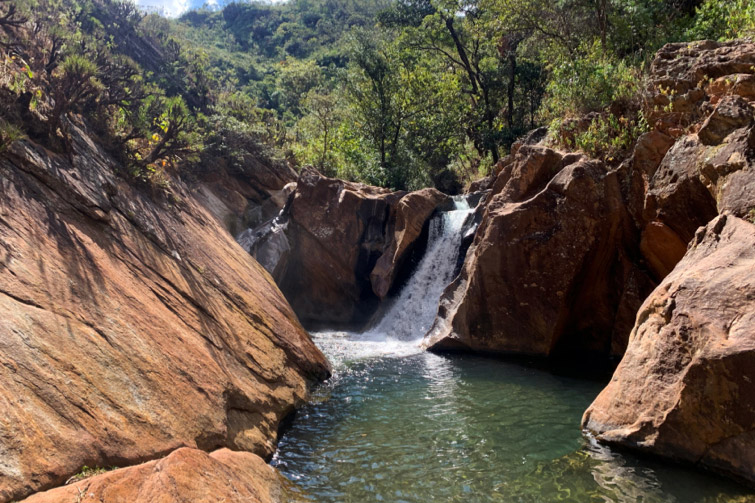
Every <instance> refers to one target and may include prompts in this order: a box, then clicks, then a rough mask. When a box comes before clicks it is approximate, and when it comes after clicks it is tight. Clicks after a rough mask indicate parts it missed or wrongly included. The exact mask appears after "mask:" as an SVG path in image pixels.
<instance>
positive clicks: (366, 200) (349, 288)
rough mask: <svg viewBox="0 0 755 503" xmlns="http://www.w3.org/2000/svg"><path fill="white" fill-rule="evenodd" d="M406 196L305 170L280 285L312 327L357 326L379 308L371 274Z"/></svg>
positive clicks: (292, 211) (293, 205)
mask: <svg viewBox="0 0 755 503" xmlns="http://www.w3.org/2000/svg"><path fill="white" fill-rule="evenodd" d="M404 195H405V193H404V192H391V191H389V190H387V189H379V188H377V187H370V186H368V185H363V184H357V183H350V182H344V181H342V180H337V179H333V178H327V177H324V176H322V175H320V174H319V173H318V172H317V171H315V170H314V169H313V168H304V170H303V171H302V173H301V175H300V177H299V181H298V184H297V189H296V192H295V193H294V196H293V200H292V202H291V205H290V208H289V210H288V216H289V223H288V230H287V232H286V235H287V237H288V240H289V243H290V247H291V253H290V255H289V258H288V266H287V268H286V271H285V274H284V275H283V277H282V278H281V280H280V282H279V285H280V287H281V290H282V291H283V293H284V294H285V295H286V298H287V299H288V300H289V301H290V302H291V305H292V306H293V308H294V311H296V313H297V315H298V316H299V318H300V319H301V320H302V321H303V322H304V323H308V324H319V323H326V324H359V323H361V322H364V321H366V319H367V318H368V317H369V315H370V314H372V312H373V311H374V309H375V308H376V307H377V302H378V298H377V297H376V296H375V294H374V293H373V291H372V284H371V282H370V273H371V272H372V269H373V268H374V267H375V264H376V262H377V260H378V258H379V257H380V256H381V255H382V254H383V250H384V249H385V247H386V245H387V242H388V239H389V237H390V235H391V233H389V230H388V222H390V221H391V220H392V219H393V218H394V213H395V210H396V207H397V205H398V202H399V200H401V198H402V197H403V196H404Z"/></svg>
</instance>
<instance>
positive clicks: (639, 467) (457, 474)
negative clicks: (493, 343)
mask: <svg viewBox="0 0 755 503" xmlns="http://www.w3.org/2000/svg"><path fill="white" fill-rule="evenodd" d="M315 340H316V341H317V342H318V343H319V344H320V345H321V347H323V349H324V350H325V352H326V353H327V354H328V355H329V356H330V357H331V359H332V360H333V361H334V364H335V366H336V369H337V371H336V374H335V376H334V377H333V378H332V379H331V380H330V381H329V382H328V383H326V384H325V385H324V386H323V387H321V388H320V389H319V391H318V394H317V397H316V400H315V401H314V402H313V403H311V404H309V405H308V406H306V407H304V408H303V409H302V410H301V411H300V413H299V414H298V416H297V418H296V420H295V422H294V424H293V427H292V429H291V430H290V431H288V433H286V435H285V436H284V437H283V439H282V440H281V443H280V447H279V450H278V453H277V454H276V456H275V458H274V460H273V464H274V465H275V466H276V467H277V468H278V469H280V470H281V471H282V472H283V473H284V474H285V475H286V476H288V477H289V478H290V479H291V480H293V481H294V482H295V483H296V484H297V485H298V486H299V487H300V488H301V489H302V492H303V493H304V494H305V495H306V497H308V498H311V499H312V501H318V502H323V503H324V502H372V501H385V502H429V501H441V502H487V501H501V502H551V501H554V502H555V501H565V502H566V501H568V502H580V503H582V502H646V503H647V502H679V503H692V502H725V501H738V502H744V501H755V497H753V496H752V493H750V492H748V490H747V489H746V488H743V487H740V486H737V485H735V484H732V483H729V482H727V481H725V480H723V479H719V478H717V477H714V476H709V475H707V474H704V473H700V472H697V471H694V470H687V469H683V468H679V467H676V466H671V465H666V464H663V463H660V462H657V461H653V460H648V459H640V458H636V457H634V456H632V455H627V454H620V453H616V452H613V451H611V450H609V449H607V448H605V447H601V446H598V445H596V444H594V443H591V442H589V441H587V440H585V439H584V438H583V437H582V435H581V432H580V430H579V421H580V418H581V416H582V412H583V411H584V410H585V408H586V407H587V406H588V405H589V404H590V402H591V401H592V399H593V398H594V397H595V396H596V395H597V393H598V392H599V391H600V389H601V388H602V385H603V383H600V382H594V381H588V380H582V379H575V378H569V377H561V376H556V375H553V374H551V373H549V372H546V371H543V370H540V369H537V368H532V367H527V366H524V365H521V364H516V363H508V362H502V361H497V360H492V359H486V358H480V357H472V356H460V357H459V356H455V357H445V356H438V355H434V354H430V353H415V354H409V355H407V353H410V352H411V350H410V348H409V346H408V345H406V346H403V347H402V346H398V347H396V346H394V347H393V348H392V350H393V351H392V353H389V354H387V355H383V356H373V357H366V358H365V355H368V354H369V349H370V348H372V349H375V348H376V347H377V343H376V342H372V341H366V342H365V341H353V340H351V336H350V335H349V334H344V333H328V334H315ZM350 355H357V359H355V360H350V359H349V356H350Z"/></svg>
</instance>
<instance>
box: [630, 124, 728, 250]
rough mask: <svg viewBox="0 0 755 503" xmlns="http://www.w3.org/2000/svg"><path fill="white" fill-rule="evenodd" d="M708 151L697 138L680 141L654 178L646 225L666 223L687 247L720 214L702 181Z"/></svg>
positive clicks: (647, 204)
mask: <svg viewBox="0 0 755 503" xmlns="http://www.w3.org/2000/svg"><path fill="white" fill-rule="evenodd" d="M705 151H706V147H705V146H704V145H703V144H702V143H701V142H700V140H699V139H698V138H697V137H696V136H695V135H690V136H686V137H684V138H683V139H680V140H679V141H677V142H676V143H675V144H674V146H673V147H671V149H670V150H669V151H668V153H667V154H666V156H665V157H664V158H663V162H662V163H661V165H660V167H659V168H658V169H657V170H656V172H655V174H654V175H653V177H652V178H651V180H650V187H649V190H648V192H647V195H646V198H645V208H644V219H645V221H646V222H652V221H658V222H661V223H663V224H664V225H665V226H666V227H668V229H669V230H670V231H673V232H674V233H675V234H676V236H677V238H678V240H679V241H681V242H683V243H688V242H689V241H691V240H692V238H693V237H694V235H695V231H696V230H697V228H698V227H700V226H701V225H705V224H707V223H708V222H709V221H710V220H712V219H713V218H715V216H716V215H717V214H718V210H717V208H716V201H715V199H714V198H713V196H711V194H710V192H709V190H708V188H707V187H706V186H705V184H704V183H703V181H702V180H701V179H700V164H701V163H700V160H701V159H702V157H703V156H704V154H705ZM667 234H668V233H667Z"/></svg>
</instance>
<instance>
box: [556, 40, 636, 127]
mask: <svg viewBox="0 0 755 503" xmlns="http://www.w3.org/2000/svg"><path fill="white" fill-rule="evenodd" d="M551 72H552V73H551V78H550V81H549V82H548V87H547V91H546V99H545V100H544V102H543V109H542V113H543V116H544V118H545V119H550V120H552V119H555V118H559V117H574V116H578V115H583V114H586V113H589V112H597V111H601V110H603V109H605V108H606V107H607V106H609V105H610V104H611V103H614V102H621V103H624V104H626V103H627V102H629V101H632V100H634V99H636V98H637V96H638V93H639V90H640V89H639V88H640V84H641V78H642V77H641V76H642V72H641V70H640V69H637V68H634V67H632V66H630V65H629V64H628V63H627V62H626V61H624V60H621V59H618V58H616V57H612V56H610V55H606V54H603V53H602V52H601V51H600V48H599V46H597V45H594V46H593V47H592V48H591V49H590V51H587V53H586V54H585V56H583V57H581V58H575V59H572V58H570V57H563V58H559V59H558V60H556V61H555V63H554V64H553V66H552V68H551Z"/></svg>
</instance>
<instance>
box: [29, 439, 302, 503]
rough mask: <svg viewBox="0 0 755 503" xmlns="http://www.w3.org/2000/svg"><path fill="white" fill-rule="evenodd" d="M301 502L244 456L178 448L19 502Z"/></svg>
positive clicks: (264, 468) (285, 484)
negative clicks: (161, 457) (136, 464)
mask: <svg viewBox="0 0 755 503" xmlns="http://www.w3.org/2000/svg"><path fill="white" fill-rule="evenodd" d="M72 501H76V502H80V503H86V502H90V501H91V502H94V501H96V502H98V503H121V502H126V501H128V502H129V503H154V502H157V501H159V502H161V503H183V502H206V503H214V502H218V501H247V502H250V503H277V502H282V501H303V499H300V498H298V497H297V496H296V494H295V493H294V492H293V491H292V489H291V488H290V482H288V481H287V480H286V478H285V477H283V475H280V474H278V473H276V471H275V470H274V469H273V468H272V467H270V466H269V465H267V464H266V463H265V462H264V461H263V460H262V458H260V457H259V456H256V455H254V454H252V453H249V452H232V451H230V450H228V449H222V450H219V451H215V452H213V453H212V454H207V453H205V452H202V451H198V450H195V449H189V448H183V449H178V450H176V451H173V452H172V453H171V454H170V455H169V456H168V457H166V458H164V459H160V460H157V461H150V462H148V463H144V464H141V465H138V466H132V467H129V468H123V469H120V470H116V471H112V472H107V473H104V474H101V475H97V476H94V477H91V478H88V479H85V480H82V481H80V482H76V483H74V484H71V485H66V486H63V487H59V488H56V489H51V490H49V491H46V492H43V493H37V494H35V495H33V496H31V497H30V498H27V499H25V500H24V503H70V502H72Z"/></svg>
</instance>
